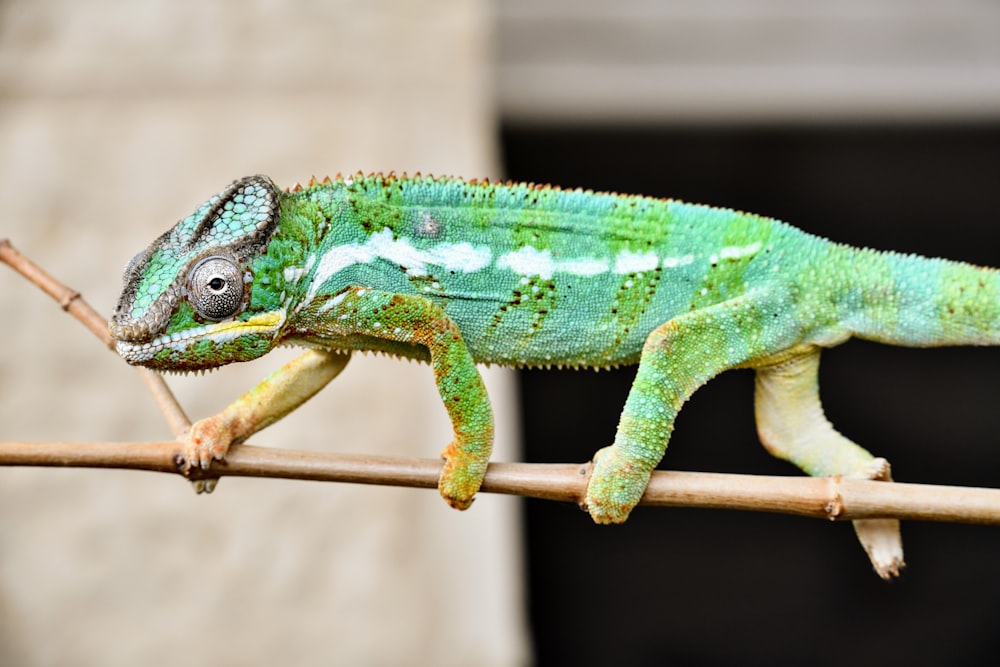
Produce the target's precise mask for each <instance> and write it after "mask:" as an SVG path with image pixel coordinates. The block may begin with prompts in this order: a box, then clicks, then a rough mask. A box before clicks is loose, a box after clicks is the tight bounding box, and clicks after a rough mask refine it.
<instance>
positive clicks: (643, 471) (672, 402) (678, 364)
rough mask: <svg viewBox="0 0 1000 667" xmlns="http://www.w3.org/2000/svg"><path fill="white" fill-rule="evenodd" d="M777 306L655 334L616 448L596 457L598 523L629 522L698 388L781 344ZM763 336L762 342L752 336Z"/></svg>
mask: <svg viewBox="0 0 1000 667" xmlns="http://www.w3.org/2000/svg"><path fill="white" fill-rule="evenodd" d="M775 301H776V299H774V298H772V297H771V296H769V295H768V294H767V293H765V292H756V293H749V294H746V295H744V296H741V297H738V298H736V299H732V300H730V301H727V302H724V303H720V304H717V305H715V306H711V307H709V308H700V309H695V310H692V311H690V312H688V313H685V314H684V315H680V316H678V317H675V318H674V319H672V320H670V321H669V322H667V323H665V324H663V325H661V326H659V327H658V328H657V329H655V330H654V331H653V332H652V333H651V334H650V335H649V337H648V338H647V339H646V342H645V345H644V346H643V350H642V355H641V357H640V359H639V369H638V371H637V372H636V377H635V381H634V382H633V383H632V389H631V390H630V391H629V395H628V399H627V400H626V402H625V408H624V410H623V411H622V416H621V419H620V421H619V422H618V431H617V433H616V434H615V440H614V444H612V445H611V446H610V447H605V448H604V449H601V450H600V451H598V452H597V453H596V454H595V455H594V465H593V472H592V473H591V477H590V482H589V484H588V486H587V495H586V500H585V506H586V509H587V510H588V511H589V512H590V516H591V518H593V520H594V521H595V522H597V523H605V524H606V523H621V522H623V521H625V519H627V518H628V515H629V512H631V511H632V508H633V507H635V505H636V504H637V503H638V502H639V499H640V498H641V497H642V494H643V491H645V489H646V484H647V483H648V482H649V475H650V473H651V472H652V471H653V469H654V468H655V467H656V466H657V464H658V463H659V461H660V459H661V458H662V457H663V454H664V452H665V451H666V447H667V443H668V441H669V439H670V434H671V432H672V431H673V427H674V419H675V418H676V416H677V413H678V411H679V410H680V409H681V406H682V405H683V404H684V402H685V401H686V400H687V399H688V398H690V396H691V394H693V393H694V392H695V390H696V389H698V387H700V386H701V385H703V384H704V383H705V382H708V380H710V379H711V378H713V377H714V376H716V375H718V374H719V373H721V372H722V371H724V370H727V369H729V368H733V367H735V366H739V365H740V364H742V363H745V362H746V361H748V360H749V359H754V358H759V357H760V356H763V355H765V354H766V352H767V351H768V350H769V349H770V347H769V346H773V345H778V344H779V341H780V339H781V338H782V336H783V334H784V330H783V329H782V328H781V327H779V326H777V322H771V320H772V317H774V315H773V313H776V312H781V308H780V307H778V306H776V305H774V302H775ZM786 310H787V309H786ZM768 325H769V326H768ZM755 330H759V331H762V333H761V335H760V336H753V337H751V336H747V335H745V334H746V332H747V331H755Z"/></svg>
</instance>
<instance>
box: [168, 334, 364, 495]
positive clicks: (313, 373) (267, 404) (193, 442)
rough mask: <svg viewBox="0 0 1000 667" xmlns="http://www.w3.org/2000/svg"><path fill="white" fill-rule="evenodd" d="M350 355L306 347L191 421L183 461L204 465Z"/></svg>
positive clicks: (322, 382)
mask: <svg viewBox="0 0 1000 667" xmlns="http://www.w3.org/2000/svg"><path fill="white" fill-rule="evenodd" d="M349 359H350V355H349V354H346V353H335V352H329V351H324V350H309V351H307V352H305V353H303V354H301V355H300V356H298V357H296V358H295V359H292V360H291V361H289V362H288V363H287V364H285V365H284V366H282V367H281V368H279V369H278V370H276V371H275V372H274V373H272V374H271V375H270V376H269V377H268V378H267V379H265V380H264V381H262V382H261V383H260V384H258V385H257V386H256V387H254V388H253V389H251V390H250V391H248V392H247V393H245V394H243V396H241V397H240V398H238V399H237V400H236V401H234V402H233V403H232V404H230V405H229V406H227V407H226V408H225V409H224V410H223V411H222V412H220V413H219V414H217V415H213V416H211V417H206V418H205V419H200V420H198V421H196V422H195V423H194V424H192V425H191V428H190V430H189V431H188V432H187V435H186V436H185V438H184V459H185V467H187V468H192V467H198V468H202V469H207V468H208V467H209V465H211V463H212V461H213V460H216V461H221V460H222V459H223V458H224V457H225V455H226V452H227V451H229V446H230V445H232V444H234V443H239V442H243V441H244V440H246V439H247V438H249V437H250V436H251V435H253V434H254V433H256V432H257V431H259V430H261V429H262V428H264V427H266V426H270V425H271V424H273V423H274V422H276V421H278V420H279V419H281V418H282V417H284V416H285V415H287V414H288V413H290V412H292V411H293V410H295V408H297V407H299V406H300V405H302V404H303V403H305V402H306V401H307V400H309V399H310V398H312V397H313V395H315V394H316V392H318V391H319V390H320V389H322V388H323V387H325V386H326V385H327V383H328V382H330V380H332V379H333V378H335V377H337V376H338V375H339V374H340V372H341V371H342V370H344V367H345V366H346V365H347V362H348V360H349ZM216 481H217V480H214V479H205V480H196V481H193V482H192V484H194V489H195V491H196V492H197V493H202V492H207V493H211V492H212V490H213V489H214V488H215V483H216Z"/></svg>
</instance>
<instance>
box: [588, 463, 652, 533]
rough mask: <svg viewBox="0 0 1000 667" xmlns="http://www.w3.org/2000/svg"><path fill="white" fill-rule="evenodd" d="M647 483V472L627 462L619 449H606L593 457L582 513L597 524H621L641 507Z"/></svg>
mask: <svg viewBox="0 0 1000 667" xmlns="http://www.w3.org/2000/svg"><path fill="white" fill-rule="evenodd" d="M648 482H649V471H648V470H643V469H641V468H640V467H639V466H637V465H636V464H635V463H634V462H632V461H629V460H627V459H625V458H624V457H623V456H622V455H621V453H620V452H619V451H618V450H617V449H616V448H614V447H605V448H604V449H602V450H600V451H598V452H597V453H596V454H595V455H594V468H593V472H592V473H591V475H590V483H589V484H588V485H587V497H586V500H585V501H584V504H583V509H585V510H586V511H588V512H589V513H590V517H591V518H592V519H593V520H594V522H595V523H603V524H609V523H622V522H624V521H625V519H627V518H628V515H629V512H631V511H632V508H633V507H635V506H636V505H637V504H638V503H639V499H640V498H642V494H643V492H644V491H645V490H646V484H647V483H648Z"/></svg>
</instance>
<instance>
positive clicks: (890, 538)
mask: <svg viewBox="0 0 1000 667" xmlns="http://www.w3.org/2000/svg"><path fill="white" fill-rule="evenodd" d="M863 477H865V478H866V479H871V480H876V481H883V482H892V474H891V472H890V470H889V462H888V461H886V460H885V459H883V458H876V459H874V460H872V461H871V463H870V465H869V470H868V474H867V475H865V476H863ZM853 523H854V532H855V534H857V536H858V541H859V542H861V546H862V547H864V549H865V553H867V554H868V559H869V560H870V561H871V563H872V567H874V568H875V572H876V573H877V574H878V576H880V577H882V578H883V579H887V580H888V579H892V578H894V577H898V576H899V573H900V571H901V570H902V569H903V568H904V567H905V566H906V563H905V562H903V539H902V537H900V534H899V521H897V520H896V519H859V520H858V521H854V522H853Z"/></svg>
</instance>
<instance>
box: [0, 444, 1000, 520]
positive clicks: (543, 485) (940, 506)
mask: <svg viewBox="0 0 1000 667" xmlns="http://www.w3.org/2000/svg"><path fill="white" fill-rule="evenodd" d="M179 454H180V447H179V444H178V443H177V442H173V441H167V442H146V443H139V442H133V443H123V442H89V443H79V442H76V443H69V442H0V465H9V466H71V467H84V468H122V469H130V470H148V471H154V472H166V473H176V472H177V466H176V463H175V461H176V458H177V456H178V455H179ZM440 472H441V462H440V461H435V460H430V459H416V458H399V457H388V456H359V455H351V454H334V453H322V452H307V451H291V450H285V449H276V448H273V447H254V446H252V445H236V446H234V447H233V448H232V449H231V450H230V452H229V455H228V456H227V457H226V461H225V463H222V464H215V465H213V467H212V469H211V470H209V471H200V470H198V471H194V472H193V473H192V474H191V475H190V478H191V479H214V478H217V477H220V476H234V477H275V478H281V479H302V480H313V481H324V482H349V483H357V484H382V485H387V486H408V487H415V488H423V489H432V488H436V487H437V479H438V475H439V474H440ZM589 478H590V464H589V463H588V464H580V465H574V464H546V463H491V464H490V466H489V470H488V471H487V473H486V480H485V482H484V483H483V488H482V490H483V491H484V492H486V493H503V494H508V495H518V496H527V497H530V498H542V499H545V500H560V501H564V502H574V503H579V502H581V501H582V500H583V497H584V493H585V492H586V485H587V480H588V479H589ZM640 504H641V505H655V506H670V507H703V508H713V509H734V510H751V511H758V512H779V513H784V514H796V515H799V516H808V517H815V518H820V519H830V520H838V521H840V520H852V519H871V518H879V517H895V518H899V519H909V520H919V521H951V522H958V523H979V524H992V525H1000V489H980V488H968V487H955V486H934V485H924V484H902V483H898V482H894V483H891V484H889V483H886V482H876V481H868V480H857V479H845V478H837V477H834V478H813V477H774V476H755V475H729V474H719V473H698V472H663V471H657V472H654V473H653V477H652V479H651V480H650V483H649V487H648V488H647V489H646V493H645V494H644V495H643V497H642V500H641V501H640Z"/></svg>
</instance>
